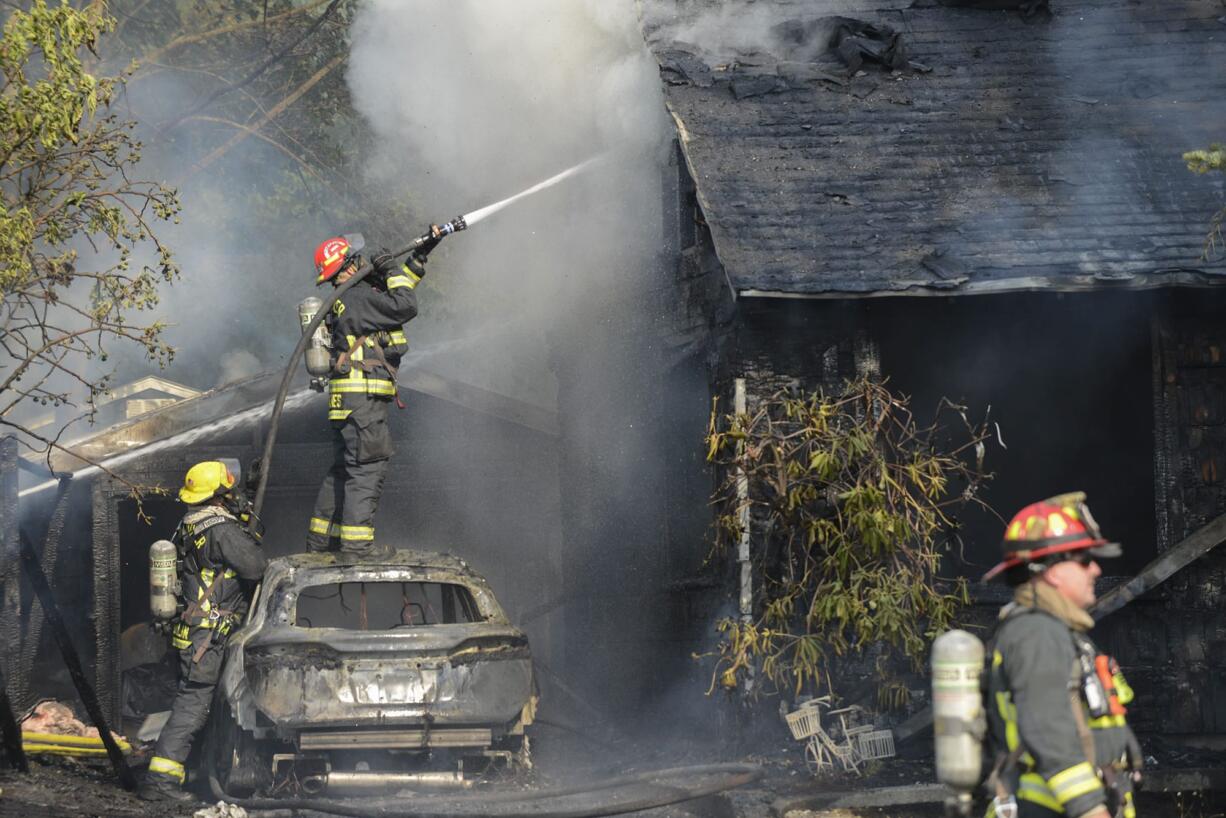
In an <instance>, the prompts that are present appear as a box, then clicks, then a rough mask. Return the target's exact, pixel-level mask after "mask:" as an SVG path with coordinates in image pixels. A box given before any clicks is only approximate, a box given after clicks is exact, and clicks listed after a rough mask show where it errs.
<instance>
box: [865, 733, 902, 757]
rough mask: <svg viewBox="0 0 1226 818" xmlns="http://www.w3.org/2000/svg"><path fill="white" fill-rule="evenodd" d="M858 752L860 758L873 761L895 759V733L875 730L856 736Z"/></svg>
mask: <svg viewBox="0 0 1226 818" xmlns="http://www.w3.org/2000/svg"><path fill="white" fill-rule="evenodd" d="M856 750H857V751H858V752H859V754H860V758H862V759H864V760H865V761H873V760H875V759H878V758H893V757H894V732H893V731H892V730H873V731H872V732H870V733H861V734H860V735H858V736H856Z"/></svg>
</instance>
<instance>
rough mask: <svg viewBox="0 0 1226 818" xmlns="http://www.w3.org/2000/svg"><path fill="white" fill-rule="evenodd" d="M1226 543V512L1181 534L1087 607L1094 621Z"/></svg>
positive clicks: (1116, 609) (1113, 611) (1114, 610)
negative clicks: (1089, 607) (1157, 555)
mask: <svg viewBox="0 0 1226 818" xmlns="http://www.w3.org/2000/svg"><path fill="white" fill-rule="evenodd" d="M1223 542H1226V514H1222V515H1220V516H1218V517H1215V518H1214V519H1213V520H1211V521H1210V522H1209V523H1208V524H1207V525H1205V526H1202V527H1201V528H1198V529H1197V530H1196V531H1193V532H1192V533H1191V534H1189V535H1188V536H1187V537H1184V538H1183V540H1181V541H1180V542H1179V543H1178V544H1177V545H1175V546H1174V547H1173V548H1171V549H1170V550H1168V551H1165V552H1164V553H1163V554H1162V556H1160V557H1158V559H1156V560H1154V561H1153V562H1151V563H1150V564H1149V565H1147V566H1145V567H1144V568H1143V569H1141V573H1139V574H1137V575H1136V576H1135V577H1133V578H1132V579H1130V580H1128V581H1127V582H1125V583H1124V584H1123V585H1120V586H1118V587H1116V588H1115V589H1114V590H1112V591H1110V592H1108V593H1107V594H1105V595H1104V596H1103V597H1102V598H1101V599H1100V600H1098V602H1097V603H1096V604H1095V605H1094V607H1093V608H1091V609H1090V613H1091V615H1093V617H1094V621H1095V622H1097V621H1100V620H1101V619H1102V618H1103V617H1105V616H1107V615H1109V614H1113V613H1115V612H1116V611H1118V610H1119V609H1120V608H1122V607H1124V606H1125V605H1127V604H1128V603H1129V602H1132V601H1133V600H1134V599H1136V598H1137V597H1139V596H1141V595H1142V594H1144V593H1146V592H1148V591H1151V590H1153V589H1154V588H1156V587H1158V586H1159V585H1161V584H1162V583H1164V582H1166V581H1167V580H1168V579H1170V578H1171V577H1172V576H1174V574H1175V573H1176V572H1177V571H1179V569H1181V568H1184V567H1185V566H1187V565H1190V564H1191V563H1193V562H1195V561H1196V560H1198V559H1200V558H1201V557H1203V556H1205V554H1208V553H1209V552H1210V551H1212V550H1213V549H1215V548H1217V547H1218V546H1219V545H1221V544H1222V543H1223Z"/></svg>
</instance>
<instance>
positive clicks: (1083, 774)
mask: <svg viewBox="0 0 1226 818" xmlns="http://www.w3.org/2000/svg"><path fill="white" fill-rule="evenodd" d="M1047 786H1048V787H1049V788H1050V789H1051V791H1052V792H1053V793H1055V795H1056V800H1058V801H1059V802H1060V803H1061V804H1067V803H1068V802H1069V801H1072V800H1073V799H1074V798H1079V797H1081V796H1083V795H1085V794H1086V793H1090V792H1094V791H1095V790H1101V789H1102V788H1103V785H1102V782H1100V781H1099V780H1098V773H1096V772H1095V771H1094V768H1093V767H1092V766H1091V765H1090V762H1088V761H1083V762H1081V763H1080V764H1075V765H1073V766H1072V767H1069V768H1068V769H1067V770H1063V771H1061V772H1058V773H1056V774H1055V775H1053V776H1052V777H1051V778H1049V779H1047Z"/></svg>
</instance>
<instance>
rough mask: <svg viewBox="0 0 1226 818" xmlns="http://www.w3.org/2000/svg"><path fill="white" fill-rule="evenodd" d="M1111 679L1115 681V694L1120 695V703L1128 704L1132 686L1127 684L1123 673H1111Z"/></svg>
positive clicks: (1131, 695)
mask: <svg viewBox="0 0 1226 818" xmlns="http://www.w3.org/2000/svg"><path fill="white" fill-rule="evenodd" d="M1111 681H1113V682H1115V695H1117V696H1119V697H1120V704H1130V703H1131V702H1132V700H1133V698H1134V694H1133V692H1132V688H1131V687H1130V686H1129V685H1128V680H1127V679H1125V678H1124V674H1123V673H1115V674H1112V676H1111Z"/></svg>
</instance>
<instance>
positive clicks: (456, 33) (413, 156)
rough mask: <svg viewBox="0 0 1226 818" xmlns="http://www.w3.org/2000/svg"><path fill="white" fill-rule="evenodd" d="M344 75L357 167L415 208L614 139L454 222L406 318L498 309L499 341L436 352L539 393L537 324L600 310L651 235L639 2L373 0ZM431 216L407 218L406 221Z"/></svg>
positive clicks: (462, 208)
mask: <svg viewBox="0 0 1226 818" xmlns="http://www.w3.org/2000/svg"><path fill="white" fill-rule="evenodd" d="M348 81H349V85H350V88H351V91H352V96H353V101H354V105H355V107H356V108H357V110H358V111H359V113H361V114H362V115H363V116H364V117H365V118H366V119H367V121H368V124H369V126H370V128H371V130H373V132H374V133H375V135H376V136H377V137H378V147H377V152H376V154H375V155H373V156H371V157H370V162H369V165H368V167H369V174H370V175H371V177H372V179H375V178H377V179H378V180H380V182H381V183H384V184H386V183H387V181H388V180H389V179H390V180H395V181H397V182H398V185H397V186H396V187H398V188H399V189H401V190H403V191H404V195H405V196H406V197H409V198H410V199H411V200H412V202H413V204H414V209H415V211H416V212H417V213H419V214H420V216H421V217H422V218H423V219H428V220H432V221H441V220H443V219H446V218H450V217H451V216H454V215H456V214H458V213H463V212H467V211H471V210H473V209H476V208H478V207H482V206H484V205H487V204H489V203H491V202H494V201H497V200H499V199H502V198H504V197H505V196H508V195H510V194H513V193H516V192H518V191H519V190H522V189H524V188H526V187H528V186H530V185H532V184H535V183H536V182H539V181H541V180H542V179H544V178H547V177H549V176H552V175H553V174H555V173H557V172H559V171H561V170H564V169H565V168H567V167H570V166H571V165H574V164H576V163H578V162H581V161H584V160H586V159H589V158H591V157H592V156H595V155H597V154H601V153H604V152H606V151H613V152H615V155H616V158H615V159H614V160H613V161H611V162H606V163H602V164H601V165H600V166H599V167H598V168H595V169H593V170H592V171H590V172H586V173H584V174H583V175H582V176H578V177H575V178H573V179H569V180H567V181H565V182H563V183H562V184H560V185H558V186H557V187H556V188H553V189H551V190H548V191H544V192H542V193H540V194H537V195H536V196H534V197H532V198H530V199H526V200H524V201H522V202H519V203H516V204H515V205H514V206H512V207H511V208H509V209H507V210H506V211H503V212H501V213H499V214H497V215H496V216H494V217H491V218H490V219H489V220H487V221H485V222H482V224H481V225H479V226H476V227H474V228H473V229H472V230H470V231H469V232H467V233H463V234H460V235H458V236H456V237H454V238H451V239H448V240H447V242H446V243H445V244H444V246H443V249H442V250H441V251H439V252H438V253H437V254H436V257H435V258H433V259H432V263H431V272H430V275H431V279H432V283H434V285H435V286H436V288H437V289H436V290H435V291H426V292H424V293H423V295H422V317H420V318H419V319H418V320H417V321H416V322H414V325H413V326H411V328H410V329H411V330H412V331H413V333H412V334H415V335H416V336H417V337H418V338H425V339H426V340H431V341H434V340H440V339H441V338H445V337H450V336H454V335H456V334H460V335H472V334H474V333H477V332H485V331H487V330H488V328H489V325H491V324H495V323H506V322H507V321H508V320H510V321H511V323H512V324H513V325H515V326H517V327H519V328H520V329H519V330H518V331H516V330H511V335H510V336H509V337H508V336H507V335H506V334H505V331H504V334H503V340H502V342H501V343H499V342H497V341H495V342H493V343H491V344H473V345H470V347H469V349H468V352H469V355H468V356H467V357H465V356H464V355H458V356H456V357H452V358H450V359H449V360H446V361H439V362H438V364H439V365H440V366H441V367H447V366H451V367H453V368H454V369H453V374H456V375H457V376H458V377H461V378H462V379H464V380H468V381H470V382H477V383H478V384H479V385H482V386H485V387H487V388H493V389H497V390H499V391H502V392H506V393H509V394H514V395H516V396H518V397H523V398H525V399H528V400H532V401H533V402H536V403H548V402H550V399H551V398H550V394H551V390H552V385H551V379H550V376H549V373H548V371H547V370H548V365H547V363H546V360H545V359H546V354H547V353H546V351H545V349H544V347H543V346H542V342H543V331H544V330H545V329H546V328H548V327H549V326H551V325H552V324H554V323H555V319H556V315H557V313H559V312H564V311H573V310H576V309H587V310H591V311H592V314H593V316H594V317H596V318H599V317H600V316H601V314H602V305H601V303H600V302H601V299H613V300H616V299H617V298H619V297H620V296H619V295H618V293H621V294H625V293H626V292H627V291H629V290H632V289H633V288H635V287H637V286H641V284H642V283H643V281H644V280H646V279H647V278H648V277H649V275H650V272H649V270H648V266H649V264H650V263H651V254H652V253H653V252H654V251H655V249H656V248H658V247H659V245H660V226H661V216H660V182H661V161H662V158H663V157H664V156H666V153H665V146H666V145H667V136H668V130H667V120H666V117H665V114H664V106H663V102H662V99H661V94H660V89H659V80H658V76H657V69H656V66H655V63H654V62H653V61H652V60H651V58H650V56H649V55H648V53H647V51H646V49H645V47H644V44H643V41H642V37H641V34H640V32H639V29H638V22H637V19H636V15H635V10H634V5H633V3H631V2H619V3H610V2H598V0H584V1H583V2H574V0H523V2H515V3H490V2H482V1H481V0H460V2H453V3H446V4H440V3H434V2H428V1H427V0H409V1H407V2H396V3H392V2H377V3H372V4H370V5H368V6H366V7H365V8H364V9H363V10H362V12H361V13H360V14H359V15H358V17H357V18H356V19H355V21H354V24H353V27H352V53H351V56H350V61H349V74H348ZM425 224H426V222H425V221H423V223H422V224H421V225H413V226H412V230H409V226H406V237H407V236H408V235H409V234H410V233H411V232H414V231H419V230H420V229H421V228H424V227H425ZM435 259H437V260H435ZM636 279H637V280H638V281H636ZM598 294H600V295H598ZM604 306H606V307H609V308H612V302H609V301H606V302H605V303H604ZM444 313H445V316H446V317H445V318H441V317H440V316H441V315H443V314H444ZM574 341H575V343H580V342H581V341H582V339H574ZM432 365H433V362H432Z"/></svg>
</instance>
